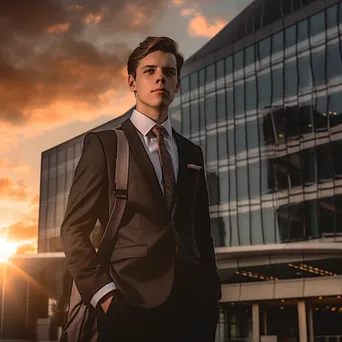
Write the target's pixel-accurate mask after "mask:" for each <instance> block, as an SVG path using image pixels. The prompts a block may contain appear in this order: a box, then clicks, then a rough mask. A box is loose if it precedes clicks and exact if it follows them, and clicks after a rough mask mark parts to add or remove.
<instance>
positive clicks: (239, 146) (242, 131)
mask: <svg viewBox="0 0 342 342" xmlns="http://www.w3.org/2000/svg"><path fill="white" fill-rule="evenodd" d="M235 134H236V136H235V139H236V153H240V152H243V151H246V125H245V124H244V123H243V124H240V125H237V126H236V128H235Z"/></svg>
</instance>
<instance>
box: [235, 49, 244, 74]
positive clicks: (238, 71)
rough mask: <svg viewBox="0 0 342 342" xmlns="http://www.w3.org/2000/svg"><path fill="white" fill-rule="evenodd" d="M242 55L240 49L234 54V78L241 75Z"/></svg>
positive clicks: (242, 52)
mask: <svg viewBox="0 0 342 342" xmlns="http://www.w3.org/2000/svg"><path fill="white" fill-rule="evenodd" d="M243 55H244V51H243V50H241V51H239V52H237V53H235V54H234V78H235V80H236V79H238V78H240V77H242V76H243V67H244V65H243Z"/></svg>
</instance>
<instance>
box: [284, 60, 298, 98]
mask: <svg viewBox="0 0 342 342" xmlns="http://www.w3.org/2000/svg"><path fill="white" fill-rule="evenodd" d="M297 82H298V72H297V63H296V60H294V61H292V62H286V63H285V97H290V96H294V95H296V94H297Z"/></svg>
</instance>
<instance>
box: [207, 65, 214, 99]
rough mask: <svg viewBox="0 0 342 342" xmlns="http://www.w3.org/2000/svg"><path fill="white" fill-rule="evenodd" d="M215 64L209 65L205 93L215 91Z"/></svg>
mask: <svg viewBox="0 0 342 342" xmlns="http://www.w3.org/2000/svg"><path fill="white" fill-rule="evenodd" d="M215 78H216V76H215V64H212V65H209V66H208V67H207V68H206V84H205V91H206V93H209V92H211V91H213V90H215Z"/></svg>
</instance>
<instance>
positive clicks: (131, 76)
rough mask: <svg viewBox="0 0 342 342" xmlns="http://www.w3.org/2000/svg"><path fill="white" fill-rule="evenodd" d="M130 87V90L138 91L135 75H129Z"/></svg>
mask: <svg viewBox="0 0 342 342" xmlns="http://www.w3.org/2000/svg"><path fill="white" fill-rule="evenodd" d="M128 87H129V90H130V91H133V92H136V82H135V79H134V77H133V75H128Z"/></svg>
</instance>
